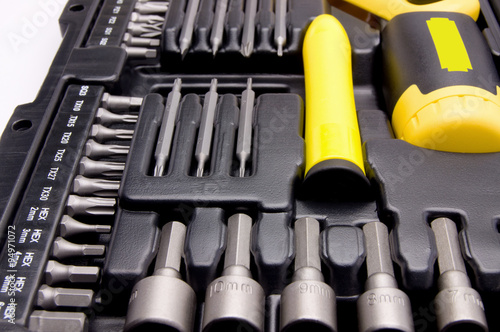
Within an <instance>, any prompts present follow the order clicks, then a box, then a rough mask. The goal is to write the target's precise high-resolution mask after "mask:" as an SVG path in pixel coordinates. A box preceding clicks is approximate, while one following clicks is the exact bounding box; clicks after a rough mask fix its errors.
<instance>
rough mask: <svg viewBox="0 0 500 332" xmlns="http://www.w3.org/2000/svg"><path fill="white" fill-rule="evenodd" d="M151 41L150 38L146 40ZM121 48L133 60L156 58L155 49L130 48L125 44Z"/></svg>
mask: <svg viewBox="0 0 500 332" xmlns="http://www.w3.org/2000/svg"><path fill="white" fill-rule="evenodd" d="M147 39H151V38H147ZM121 47H122V48H123V49H125V52H127V56H128V57H129V58H134V59H153V58H156V55H157V54H158V52H157V51H156V50H155V49H152V48H147V47H131V46H127V45H126V44H122V45H121Z"/></svg>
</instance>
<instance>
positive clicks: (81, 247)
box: [52, 236, 106, 259]
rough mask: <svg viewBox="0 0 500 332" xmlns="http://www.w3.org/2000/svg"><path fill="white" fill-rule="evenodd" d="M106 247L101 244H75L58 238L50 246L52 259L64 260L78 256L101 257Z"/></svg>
mask: <svg viewBox="0 0 500 332" xmlns="http://www.w3.org/2000/svg"><path fill="white" fill-rule="evenodd" d="M105 250H106V247H105V246H104V245H102V244H76V243H73V242H69V241H68V240H66V239H64V238H62V237H60V236H58V237H57V238H56V239H55V240H54V244H53V246H52V257H54V258H57V259H65V258H68V257H79V256H102V255H104V251H105Z"/></svg>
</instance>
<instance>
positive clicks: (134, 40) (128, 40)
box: [123, 32, 160, 47]
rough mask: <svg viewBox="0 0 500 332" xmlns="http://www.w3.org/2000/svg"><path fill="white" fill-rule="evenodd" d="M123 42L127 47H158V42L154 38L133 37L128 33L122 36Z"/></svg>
mask: <svg viewBox="0 0 500 332" xmlns="http://www.w3.org/2000/svg"><path fill="white" fill-rule="evenodd" d="M123 42H124V43H125V45H127V46H143V47H157V46H160V40H159V39H156V38H144V37H134V36H132V35H131V34H130V33H128V32H127V33H125V34H124V35H123Z"/></svg>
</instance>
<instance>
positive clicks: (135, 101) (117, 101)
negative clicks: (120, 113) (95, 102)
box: [102, 92, 142, 110]
mask: <svg viewBox="0 0 500 332" xmlns="http://www.w3.org/2000/svg"><path fill="white" fill-rule="evenodd" d="M141 105H142V98H140V97H129V96H114V95H110V94H109V93H107V92H105V93H103V95H102V107H104V108H106V109H108V110H130V109H131V108H136V107H140V106H141Z"/></svg>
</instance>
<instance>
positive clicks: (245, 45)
mask: <svg viewBox="0 0 500 332" xmlns="http://www.w3.org/2000/svg"><path fill="white" fill-rule="evenodd" d="M256 15H257V0H246V3H245V23H244V24H243V34H242V37H241V54H243V56H244V57H247V58H248V57H249V56H250V55H252V52H253V46H254V41H255V16H256Z"/></svg>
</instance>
